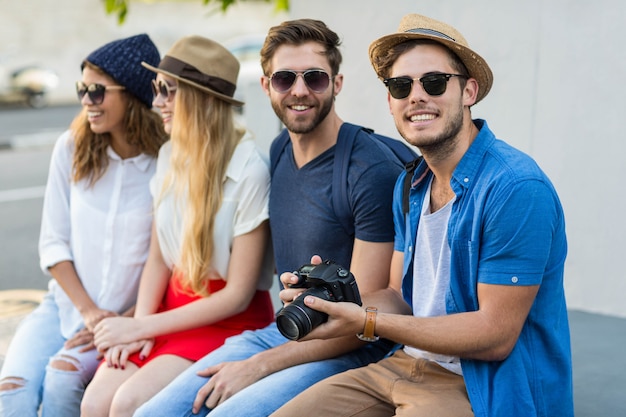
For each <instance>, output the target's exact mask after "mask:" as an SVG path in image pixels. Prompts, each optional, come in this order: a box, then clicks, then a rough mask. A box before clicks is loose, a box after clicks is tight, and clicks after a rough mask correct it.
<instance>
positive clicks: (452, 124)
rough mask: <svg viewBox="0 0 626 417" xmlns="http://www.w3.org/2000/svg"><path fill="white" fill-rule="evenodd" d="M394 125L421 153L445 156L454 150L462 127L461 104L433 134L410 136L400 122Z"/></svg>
mask: <svg viewBox="0 0 626 417" xmlns="http://www.w3.org/2000/svg"><path fill="white" fill-rule="evenodd" d="M396 127H397V129H398V132H399V133H400V135H402V137H404V138H406V141H407V142H409V143H410V144H411V145H414V146H416V147H417V148H419V150H420V152H421V153H423V154H427V155H432V156H434V155H437V156H438V157H445V156H447V155H448V154H449V153H450V152H452V151H453V150H454V148H455V146H456V143H457V142H458V140H459V139H458V137H457V136H458V134H459V132H460V131H461V130H462V129H463V106H459V110H458V112H456V113H452V114H450V115H449V116H448V117H447V119H446V121H445V124H444V130H443V131H442V132H440V133H438V134H435V135H433V136H422V135H420V136H412V135H411V134H409V133H410V132H408V131H405V129H404V128H403V125H402V124H400V123H397V126H396Z"/></svg>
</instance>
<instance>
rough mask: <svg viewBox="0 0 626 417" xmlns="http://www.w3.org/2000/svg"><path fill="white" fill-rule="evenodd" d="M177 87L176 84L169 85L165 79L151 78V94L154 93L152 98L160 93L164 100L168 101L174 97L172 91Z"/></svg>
mask: <svg viewBox="0 0 626 417" xmlns="http://www.w3.org/2000/svg"><path fill="white" fill-rule="evenodd" d="M177 89H178V87H177V86H175V85H169V84H168V83H167V82H166V81H163V80H158V81H157V80H152V94H154V98H157V96H158V95H159V94H160V95H161V97H163V99H164V100H165V101H169V100H171V99H173V98H174V93H175V92H176V90H177Z"/></svg>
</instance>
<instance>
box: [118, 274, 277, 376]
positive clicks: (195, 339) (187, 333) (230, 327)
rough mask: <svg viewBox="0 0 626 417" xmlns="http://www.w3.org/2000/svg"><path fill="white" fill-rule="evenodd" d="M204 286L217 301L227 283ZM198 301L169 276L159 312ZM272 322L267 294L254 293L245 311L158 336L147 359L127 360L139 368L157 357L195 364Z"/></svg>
mask: <svg viewBox="0 0 626 417" xmlns="http://www.w3.org/2000/svg"><path fill="white" fill-rule="evenodd" d="M207 286H208V289H209V293H210V294H211V297H214V296H218V297H219V295H217V294H216V293H218V292H219V291H220V290H221V289H223V288H224V287H225V286H226V282H225V281H223V280H209V281H208V284H207ZM200 298H202V297H201V296H197V295H191V294H189V293H186V292H184V291H183V290H182V287H181V280H180V277H179V276H177V275H176V274H175V275H172V277H171V278H170V282H169V284H168V286H167V291H166V293H165V296H164V297H163V302H162V303H161V306H160V307H159V312H163V311H168V310H173V309H175V308H178V307H181V306H183V305H185V304H188V303H190V302H192V301H195V300H198V299H200ZM273 320H274V308H273V306H272V299H271V297H270V294H269V291H257V292H256V294H255V295H254V297H253V298H252V301H250V305H249V306H248V308H247V309H246V310H245V311H243V312H241V313H239V314H237V315H235V316H231V317H229V318H226V319H224V320H221V321H219V322H216V323H213V324H210V325H208V326H202V327H197V328H195V329H189V330H184V331H181V332H176V333H170V334H167V335H162V336H157V337H156V338H155V340H154V347H153V348H152V351H151V352H150V355H148V356H147V357H146V358H144V359H143V360H141V359H139V353H135V354H133V355H131V356H130V357H129V358H128V360H129V361H131V362H133V363H134V364H135V365H137V366H138V367H141V366H143V365H145V364H146V363H148V362H150V361H151V360H152V359H154V358H155V357H157V356H159V355H176V356H180V357H183V358H185V359H189V360H190V361H194V362H195V361H197V360H198V359H200V358H202V357H204V356H205V355H207V354H208V353H209V352H212V351H213V350H215V349H217V348H218V347H220V346H222V345H223V344H224V341H225V340H226V338H228V337H230V336H235V335H237V334H239V333H241V332H243V331H244V330H255V329H260V328H263V327H265V326H267V325H268V324H270V323H271V322H272V321H273Z"/></svg>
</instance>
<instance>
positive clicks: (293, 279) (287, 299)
mask: <svg viewBox="0 0 626 417" xmlns="http://www.w3.org/2000/svg"><path fill="white" fill-rule="evenodd" d="M321 263H322V258H321V257H320V256H319V255H313V256H312V257H311V264H312V265H319V264H321ZM280 281H281V282H282V283H283V287H284V289H283V290H281V291H280V293H279V294H278V296H279V297H280V300H281V301H282V302H283V304H285V305H288V304H289V303H291V302H292V301H293V300H295V299H296V298H297V297H298V296H299V295H300V294H302V293H303V292H304V291H306V288H291V285H292V284H297V283H298V277H297V276H296V274H294V273H293V272H283V273H282V274H280Z"/></svg>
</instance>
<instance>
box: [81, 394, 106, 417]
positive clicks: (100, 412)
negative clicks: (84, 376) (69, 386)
mask: <svg viewBox="0 0 626 417" xmlns="http://www.w3.org/2000/svg"><path fill="white" fill-rule="evenodd" d="M80 415H81V416H84V417H99V416H103V417H106V416H108V415H109V413H108V409H105V408H103V404H99V403H98V402H97V401H86V399H85V398H83V401H82V402H81V403H80Z"/></svg>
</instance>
